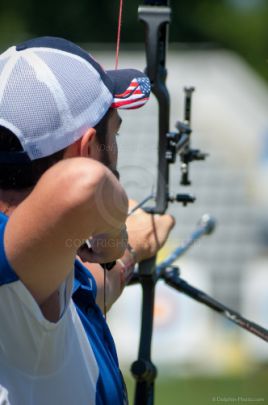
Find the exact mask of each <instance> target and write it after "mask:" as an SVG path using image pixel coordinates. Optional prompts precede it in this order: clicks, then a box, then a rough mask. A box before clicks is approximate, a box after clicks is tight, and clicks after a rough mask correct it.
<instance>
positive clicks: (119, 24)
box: [115, 0, 123, 69]
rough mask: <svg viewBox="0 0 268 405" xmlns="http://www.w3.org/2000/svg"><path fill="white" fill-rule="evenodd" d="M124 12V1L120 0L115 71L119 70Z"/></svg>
mask: <svg viewBox="0 0 268 405" xmlns="http://www.w3.org/2000/svg"><path fill="white" fill-rule="evenodd" d="M122 11H123V0H120V3H119V13H118V24H117V39H116V52H115V69H118V61H119V49H120V41H121V27H122Z"/></svg>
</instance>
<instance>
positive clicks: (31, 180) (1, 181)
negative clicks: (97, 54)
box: [0, 110, 110, 190]
mask: <svg viewBox="0 0 268 405" xmlns="http://www.w3.org/2000/svg"><path fill="white" fill-rule="evenodd" d="M109 112H110V110H108V112H107V113H106V114H105V115H104V117H103V118H102V119H101V121H100V122H99V123H98V124H97V125H96V126H95V129H96V136H97V140H98V142H99V144H100V145H101V144H105V142H106V132H107V124H108V119H109ZM22 150H23V148H22V146H21V143H20V141H19V139H18V138H17V137H16V136H15V135H14V134H13V132H11V131H10V130H9V129H7V128H5V127H3V126H0V151H4V152H19V151H22ZM65 150H66V148H65V149H62V150H60V151H58V152H56V153H53V155H50V156H46V157H43V158H40V159H36V160H32V161H31V162H30V163H26V164H21V163H20V164H14V163H12V164H8V163H0V189H2V190H9V189H10V190H23V189H25V188H29V187H34V186H35V184H36V183H37V182H38V180H39V179H40V177H41V176H42V174H43V173H45V171H47V170H48V169H49V168H50V167H51V166H53V165H54V164H55V163H57V162H59V161H60V160H62V159H63V155H64V152H65Z"/></svg>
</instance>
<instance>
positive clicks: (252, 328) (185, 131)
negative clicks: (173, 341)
mask: <svg viewBox="0 0 268 405" xmlns="http://www.w3.org/2000/svg"><path fill="white" fill-rule="evenodd" d="M138 14H139V20H140V21H142V22H143V23H144V25H145V48H146V61H147V66H146V74H147V75H148V77H149V78H150V81H151V86H152V92H153V94H154V95H155V97H156V99H157V101H158V107H159V111H158V175H157V190H156V195H155V196H153V195H149V196H148V197H146V198H145V199H144V200H143V201H142V202H140V203H139V204H138V205H137V206H136V207H135V208H134V209H132V210H131V211H130V213H129V215H130V214H132V213H133V212H134V211H135V210H136V209H137V208H138V207H141V206H143V205H144V204H145V203H146V202H147V201H148V200H150V199H152V198H153V197H154V198H155V206H154V207H150V208H147V207H146V211H149V212H151V213H159V214H163V213H164V212H165V211H166V209H167V207H168V203H169V202H173V201H178V202H181V203H182V204H183V205H187V204H188V203H192V202H194V200H195V198H194V197H193V196H191V195H189V194H177V195H175V196H172V195H171V194H170V190H169V169H170V164H173V163H175V161H176V158H177V155H179V157H180V162H181V163H180V167H181V185H184V186H188V185H189V184H190V180H189V165H190V163H191V162H193V161H195V160H204V159H205V158H206V156H207V155H206V154H205V153H202V152H201V151H199V150H197V149H192V148H191V133H192V130H191V98H192V93H193V91H194V89H193V88H192V87H189V88H185V89H184V91H185V102H184V119H183V121H182V122H181V121H178V122H177V123H176V131H174V132H170V129H169V110H170V101H169V93H168V90H167V87H166V77H167V70H166V48H167V42H168V26H169V23H170V16H171V8H170V7H169V1H168V0H145V1H144V5H142V6H140V7H139V9H138ZM214 227H215V221H214V220H213V219H212V218H211V217H209V216H207V215H205V216H203V217H202V220H201V222H200V224H199V225H198V226H197V228H196V230H195V231H194V232H193V233H192V235H191V236H190V237H189V238H188V239H187V240H186V241H185V242H184V243H183V244H182V245H181V246H180V247H178V248H177V249H175V250H174V252H173V253H172V254H171V255H170V256H169V257H168V258H166V259H165V260H164V261H163V262H162V263H160V264H159V265H158V266H156V257H153V258H151V259H149V260H145V261H143V262H141V263H140V264H139V267H138V270H137V271H136V272H135V273H134V276H133V278H132V280H131V282H130V284H133V283H136V282H139V283H140V284H141V287H142V300H143V302H142V320H141V335H140V344H139V353H138V359H137V361H135V362H134V363H133V364H132V367H131V371H132V374H133V377H134V378H135V379H136V390H135V400H134V404H135V405H153V403H154V380H155V378H156V374H157V370H156V367H155V366H154V364H153V363H152V361H151V343H152V332H153V308H154V293H155V285H156V282H157V281H158V280H159V279H163V280H164V281H165V282H166V283H167V284H168V285H169V286H171V287H173V288H175V289H176V290H178V291H180V292H182V293H184V294H186V295H188V296H189V297H191V298H193V299H194V300H196V301H198V302H201V303H203V304H205V305H207V306H208V307H210V308H211V309H213V310H215V311H217V312H218V313H220V314H222V315H224V316H225V317H226V318H228V319H229V320H230V321H232V322H234V323H235V324H237V325H238V326H240V327H242V328H244V329H246V330H247V331H249V332H251V333H253V334H255V335H256V336H258V337H260V338H261V339H263V340H265V341H268V331H267V330H266V329H264V328H263V327H261V326H259V325H257V324H255V323H253V322H251V321H249V320H247V319H245V318H243V317H242V316H241V315H239V314H238V313H236V312H235V311H233V310H232V309H230V308H228V307H226V306H225V305H223V304H221V303H220V302H218V301H216V300H215V299H214V298H212V297H210V296H208V295H207V294H205V293H204V292H202V291H200V290H198V289H197V288H194V287H192V286H191V285H189V284H188V283H187V282H186V281H184V280H183V279H181V278H180V271H179V268H178V267H175V266H173V263H174V261H175V260H176V259H177V258H178V257H180V256H181V255H182V254H184V253H185V252H186V251H187V250H188V249H189V248H190V247H191V246H192V244H193V243H194V242H195V241H197V240H198V239H199V238H201V237H202V236H203V235H206V234H209V233H211V232H213V229H214Z"/></svg>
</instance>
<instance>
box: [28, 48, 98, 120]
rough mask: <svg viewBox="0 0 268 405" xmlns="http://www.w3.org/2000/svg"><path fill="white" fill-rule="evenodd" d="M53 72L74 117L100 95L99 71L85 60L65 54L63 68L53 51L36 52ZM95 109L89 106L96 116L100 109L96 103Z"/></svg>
mask: <svg viewBox="0 0 268 405" xmlns="http://www.w3.org/2000/svg"><path fill="white" fill-rule="evenodd" d="M36 54H37V55H38V56H40V57H41V58H42V59H43V60H44V61H45V62H46V64H47V65H48V66H49V68H50V69H51V70H52V71H53V72H54V74H55V75H56V77H57V80H58V82H59V84H60V86H61V88H63V89H64V93H65V97H66V99H67V102H68V104H69V108H70V110H71V113H72V115H73V116H74V117H76V116H77V115H79V114H81V112H83V111H85V110H87V109H88V108H89V105H91V104H92V103H93V102H94V101H95V100H97V99H98V97H99V95H100V87H102V86H103V84H102V81H101V79H100V76H99V73H98V72H97V71H96V70H95V69H94V68H92V67H91V65H90V64H89V63H87V62H85V63H84V64H82V63H81V62H80V61H77V60H75V59H74V58H73V57H72V56H70V57H69V56H68V55H67V54H66V55H65V56H64V69H62V66H60V65H59V63H58V62H57V60H55V57H54V55H53V53H51V52H46V51H43V52H36ZM94 108H96V111H94V110H93V108H91V114H93V115H96V116H98V115H99V114H100V113H101V112H102V111H101V108H100V107H99V105H98V103H97V104H96V105H95V107H94Z"/></svg>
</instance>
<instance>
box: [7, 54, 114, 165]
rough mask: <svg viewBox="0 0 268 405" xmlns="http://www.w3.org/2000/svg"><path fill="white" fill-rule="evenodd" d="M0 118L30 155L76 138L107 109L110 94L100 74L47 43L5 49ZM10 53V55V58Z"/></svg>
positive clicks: (39, 154) (44, 153)
mask: <svg viewBox="0 0 268 405" xmlns="http://www.w3.org/2000/svg"><path fill="white" fill-rule="evenodd" d="M7 55H8V56H9V57H8V58H7V59H6V58H3V57H2V58H1V59H0V84H1V79H2V77H1V73H2V72H3V70H4V66H5V65H6V61H7V62H8V63H9V65H6V66H8V68H6V69H5V74H4V75H2V76H5V80H6V82H5V81H4V80H3V81H2V83H4V82H5V85H4V91H3V97H2V99H1V101H0V123H1V122H2V123H3V122H4V123H7V125H6V126H9V127H12V128H13V129H14V131H15V134H16V135H17V136H18V138H19V139H20V141H21V143H22V145H23V148H24V150H25V151H26V152H27V153H28V155H29V157H30V158H31V159H37V158H40V157H44V156H48V155H50V154H53V153H55V152H57V151H58V150H61V149H63V148H65V147H67V146H68V145H70V144H72V143H74V142H75V141H76V140H77V139H79V138H80V137H81V136H82V134H83V131H84V130H85V129H87V128H88V127H93V126H94V125H96V123H98V122H99V121H100V119H101V118H102V117H103V115H104V114H105V113H106V112H107V110H108V109H109V107H110V105H111V103H112V101H113V96H112V94H111V93H110V91H109V90H108V88H107V87H106V86H105V85H104V83H103V82H102V80H101V78H100V76H99V73H98V72H96V71H95V69H94V68H93V67H92V65H90V63H89V62H86V61H84V60H82V59H81V58H79V57H78V56H76V55H71V54H67V53H66V52H63V51H59V50H56V49H50V48H31V49H26V50H20V51H15V50H14V51H13V52H11V51H10V52H9V53H7ZM10 56H11V58H10Z"/></svg>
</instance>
